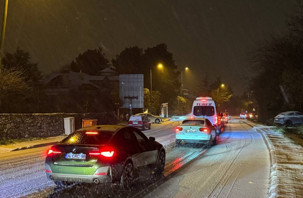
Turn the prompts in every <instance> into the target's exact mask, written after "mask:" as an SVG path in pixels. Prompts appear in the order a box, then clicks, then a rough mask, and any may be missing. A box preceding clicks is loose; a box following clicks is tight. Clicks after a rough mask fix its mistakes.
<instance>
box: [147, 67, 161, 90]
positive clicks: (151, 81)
mask: <svg viewBox="0 0 303 198" xmlns="http://www.w3.org/2000/svg"><path fill="white" fill-rule="evenodd" d="M163 67H164V66H163V64H162V63H158V65H157V68H158V69H163ZM149 79H150V94H151V93H152V91H153V71H152V68H150V69H149Z"/></svg>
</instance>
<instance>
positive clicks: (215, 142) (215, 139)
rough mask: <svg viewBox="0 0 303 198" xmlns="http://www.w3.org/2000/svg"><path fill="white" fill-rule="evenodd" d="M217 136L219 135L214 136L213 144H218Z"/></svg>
mask: <svg viewBox="0 0 303 198" xmlns="http://www.w3.org/2000/svg"><path fill="white" fill-rule="evenodd" d="M217 137H218V136H216V137H215V138H214V140H213V144H212V145H216V144H217Z"/></svg>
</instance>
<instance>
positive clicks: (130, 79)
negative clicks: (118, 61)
mask: <svg viewBox="0 0 303 198" xmlns="http://www.w3.org/2000/svg"><path fill="white" fill-rule="evenodd" d="M119 96H120V99H121V101H122V105H121V108H127V109H133V108H144V75H143V74H120V75H119Z"/></svg>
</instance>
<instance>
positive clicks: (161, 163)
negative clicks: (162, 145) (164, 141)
mask: <svg viewBox="0 0 303 198" xmlns="http://www.w3.org/2000/svg"><path fill="white" fill-rule="evenodd" d="M164 168H165V151H164V150H163V149H162V150H161V151H160V152H159V154H158V158H157V162H156V174H158V175H160V174H162V173H163V171H164Z"/></svg>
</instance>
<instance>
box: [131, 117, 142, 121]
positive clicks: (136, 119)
mask: <svg viewBox="0 0 303 198" xmlns="http://www.w3.org/2000/svg"><path fill="white" fill-rule="evenodd" d="M129 121H142V116H130V118H129Z"/></svg>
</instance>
